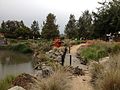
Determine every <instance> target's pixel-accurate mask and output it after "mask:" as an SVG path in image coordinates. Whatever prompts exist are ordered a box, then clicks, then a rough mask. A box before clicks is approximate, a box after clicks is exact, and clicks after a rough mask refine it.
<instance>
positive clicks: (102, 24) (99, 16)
mask: <svg viewBox="0 0 120 90" xmlns="http://www.w3.org/2000/svg"><path fill="white" fill-rule="evenodd" d="M99 4H101V5H102V6H101V7H100V8H98V11H97V13H95V12H93V15H94V32H95V35H96V37H98V38H102V37H104V39H105V38H106V34H110V33H111V35H115V37H117V34H118V32H119V31H120V1H119V0H111V1H109V2H106V1H105V2H102V3H99Z"/></svg>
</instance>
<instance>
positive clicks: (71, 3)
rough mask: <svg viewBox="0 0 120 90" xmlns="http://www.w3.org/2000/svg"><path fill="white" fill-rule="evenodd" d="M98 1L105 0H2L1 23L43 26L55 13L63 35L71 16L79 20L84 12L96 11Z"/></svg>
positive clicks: (0, 1)
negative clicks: (48, 16)
mask: <svg viewBox="0 0 120 90" xmlns="http://www.w3.org/2000/svg"><path fill="white" fill-rule="evenodd" d="M98 1H103V0H0V23H1V22H2V20H5V21H6V20H23V21H24V23H25V24H26V25H27V26H30V25H31V23H32V21H33V20H37V21H39V24H40V26H41V25H42V22H43V20H45V19H46V16H47V15H48V13H53V14H55V15H56V19H57V24H58V25H59V30H60V32H61V33H63V32H64V26H65V25H66V24H67V21H68V20H69V16H70V14H74V15H75V17H76V19H78V18H79V17H80V15H81V13H82V12H83V11H85V10H87V9H88V10H90V11H93V10H96V7H99V5H98V3H97V2H98Z"/></svg>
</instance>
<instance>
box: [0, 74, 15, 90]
mask: <svg viewBox="0 0 120 90" xmlns="http://www.w3.org/2000/svg"><path fill="white" fill-rule="evenodd" d="M14 79H15V77H14V76H11V75H9V76H7V77H6V78H5V79H3V80H0V90H8V89H9V88H10V87H11V85H12V81H13V80H14Z"/></svg>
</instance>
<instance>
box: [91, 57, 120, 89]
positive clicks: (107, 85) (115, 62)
mask: <svg viewBox="0 0 120 90" xmlns="http://www.w3.org/2000/svg"><path fill="white" fill-rule="evenodd" d="M103 67H104V68H103ZM92 70H93V71H92V76H95V79H94V77H92V79H94V83H95V84H94V87H95V90H120V55H118V56H113V57H111V58H110V60H109V62H108V63H107V64H106V66H102V68H101V66H99V65H95V66H93V68H92Z"/></svg>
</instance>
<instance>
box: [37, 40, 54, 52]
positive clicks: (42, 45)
mask: <svg viewBox="0 0 120 90" xmlns="http://www.w3.org/2000/svg"><path fill="white" fill-rule="evenodd" d="M38 46H39V50H40V51H43V52H48V51H50V50H51V49H52V42H51V41H45V40H42V41H40V42H39V43H38Z"/></svg>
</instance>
